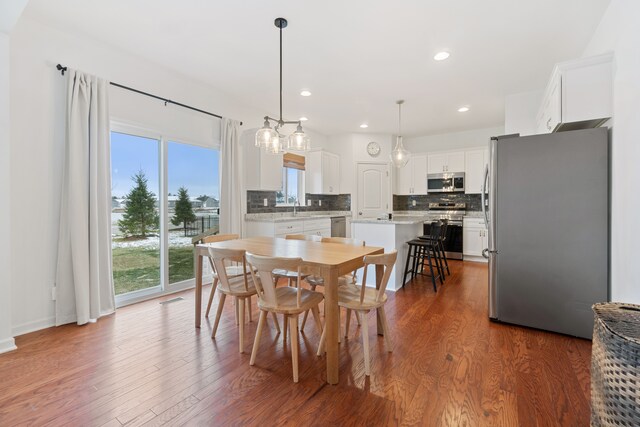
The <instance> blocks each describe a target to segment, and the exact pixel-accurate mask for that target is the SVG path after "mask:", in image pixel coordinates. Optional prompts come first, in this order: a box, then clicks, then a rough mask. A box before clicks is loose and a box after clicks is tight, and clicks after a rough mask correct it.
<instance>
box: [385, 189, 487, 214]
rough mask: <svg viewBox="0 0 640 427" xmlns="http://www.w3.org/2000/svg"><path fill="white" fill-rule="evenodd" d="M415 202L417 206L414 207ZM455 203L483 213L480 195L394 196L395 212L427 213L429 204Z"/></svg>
mask: <svg viewBox="0 0 640 427" xmlns="http://www.w3.org/2000/svg"><path fill="white" fill-rule="evenodd" d="M413 200H415V201H416V205H415V206H413V204H412V202H413ZM440 202H449V203H451V202H453V203H466V204H467V210H468V211H481V210H482V198H481V196H480V194H456V193H452V194H451V193H450V194H447V193H437V194H427V195H416V196H399V195H395V194H394V195H393V210H394V211H426V210H429V203H440Z"/></svg>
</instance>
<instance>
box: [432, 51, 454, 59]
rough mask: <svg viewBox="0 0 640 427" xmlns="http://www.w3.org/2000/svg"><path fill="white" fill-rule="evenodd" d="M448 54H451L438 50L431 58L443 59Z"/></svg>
mask: <svg viewBox="0 0 640 427" xmlns="http://www.w3.org/2000/svg"><path fill="white" fill-rule="evenodd" d="M449 56H451V54H450V53H449V52H445V51H442V52H438V53H436V54H435V55H434V56H433V59H435V60H436V61H444V60H445V59H447V58H448V57H449Z"/></svg>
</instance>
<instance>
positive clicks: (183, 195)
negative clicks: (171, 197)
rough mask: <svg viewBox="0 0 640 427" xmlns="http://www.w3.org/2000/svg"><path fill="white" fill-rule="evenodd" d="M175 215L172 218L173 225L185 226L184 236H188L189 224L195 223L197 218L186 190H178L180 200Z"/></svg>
mask: <svg viewBox="0 0 640 427" xmlns="http://www.w3.org/2000/svg"><path fill="white" fill-rule="evenodd" d="M174 209H175V213H174V214H173V217H172V218H171V224H173V225H175V226H178V225H180V223H183V224H184V235H185V236H186V235H187V223H189V222H193V221H195V220H196V219H197V218H196V216H195V214H194V213H193V207H192V206H191V201H190V200H189V192H188V191H187V189H186V188H184V187H180V188H179V189H178V200H176V206H175V208H174Z"/></svg>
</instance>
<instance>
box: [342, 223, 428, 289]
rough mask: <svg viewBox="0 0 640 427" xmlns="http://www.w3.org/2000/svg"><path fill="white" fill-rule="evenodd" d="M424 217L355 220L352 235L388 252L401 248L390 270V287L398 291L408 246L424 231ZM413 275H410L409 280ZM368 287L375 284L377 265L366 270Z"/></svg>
mask: <svg viewBox="0 0 640 427" xmlns="http://www.w3.org/2000/svg"><path fill="white" fill-rule="evenodd" d="M424 221H425V219H424V217H421V216H420V217H418V216H406V217H403V216H397V217H394V219H393V220H377V219H375V218H364V219H354V220H353V221H352V224H353V225H352V229H353V237H354V238H356V239H360V240H364V242H365V244H366V245H367V246H382V247H383V248H384V250H385V252H389V251H391V250H393V249H397V250H398V259H397V261H396V265H395V267H393V271H392V272H391V277H390V278H389V284H388V285H387V290H390V291H396V290H398V289H400V288H401V287H402V285H403V283H402V274H403V273H404V265H405V263H406V262H407V252H408V250H409V245H407V242H408V241H409V240H413V239H415V238H417V237H418V236H421V235H422V234H424V233H423V224H424ZM409 279H410V276H409V277H408V278H407V281H408V280H409ZM358 280H362V272H361V271H360V272H358ZM367 286H370V287H375V286H376V275H375V268H373V267H370V268H369V271H368V272H367Z"/></svg>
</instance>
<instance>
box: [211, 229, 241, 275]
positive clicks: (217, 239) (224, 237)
mask: <svg viewBox="0 0 640 427" xmlns="http://www.w3.org/2000/svg"><path fill="white" fill-rule="evenodd" d="M238 237H239V236H238V235H237V234H213V235H211V236H207V237H203V238H202V243H216V242H224V241H225V240H236V239H237V238H238ZM209 263H210V264H211V268H212V269H213V272H214V273H216V274H217V272H216V267H215V265H213V260H212V259H211V257H209Z"/></svg>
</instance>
